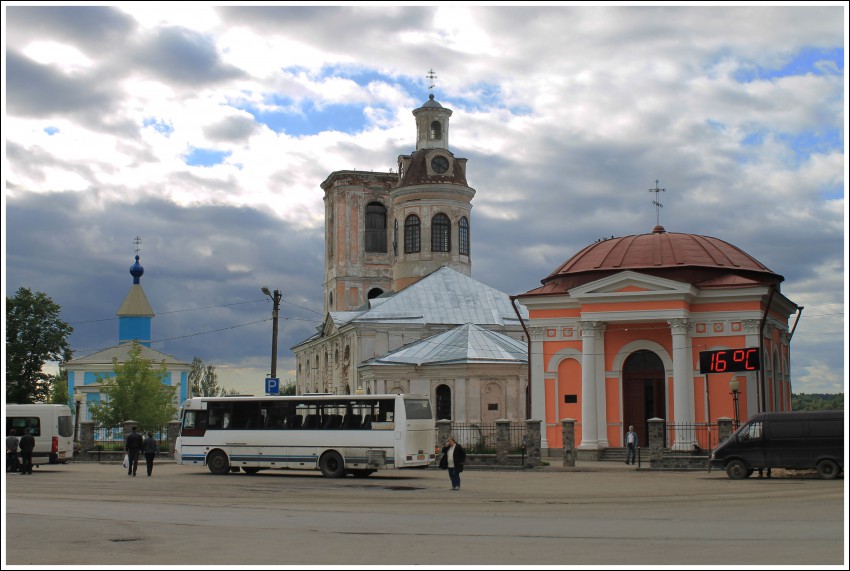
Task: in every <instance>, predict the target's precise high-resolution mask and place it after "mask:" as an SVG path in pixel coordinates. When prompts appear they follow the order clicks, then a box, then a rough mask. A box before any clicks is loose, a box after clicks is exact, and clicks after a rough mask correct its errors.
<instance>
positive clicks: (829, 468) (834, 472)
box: [818, 460, 840, 480]
mask: <svg viewBox="0 0 850 571" xmlns="http://www.w3.org/2000/svg"><path fill="white" fill-rule="evenodd" d="M838 472H840V470H839V469H838V464H836V463H835V461H833V460H821V461H820V462H818V476H820V477H821V478H823V479H824V480H834V479H835V478H837V477H838Z"/></svg>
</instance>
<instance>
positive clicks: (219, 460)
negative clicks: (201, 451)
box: [207, 450, 230, 476]
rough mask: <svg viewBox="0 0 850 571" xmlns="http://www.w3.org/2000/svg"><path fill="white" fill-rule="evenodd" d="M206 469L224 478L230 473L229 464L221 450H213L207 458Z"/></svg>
mask: <svg viewBox="0 0 850 571" xmlns="http://www.w3.org/2000/svg"><path fill="white" fill-rule="evenodd" d="M207 468H209V469H210V472H212V473H213V474H215V475H216V476H225V475H227V474H229V473H230V462H228V461H227V454H225V453H224V452H222V451H221V450H213V451H212V452H210V453H209V455H208V456H207Z"/></svg>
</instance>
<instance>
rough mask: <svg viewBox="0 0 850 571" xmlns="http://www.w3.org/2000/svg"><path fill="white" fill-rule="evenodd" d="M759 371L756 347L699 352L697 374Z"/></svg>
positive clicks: (759, 363)
mask: <svg viewBox="0 0 850 571" xmlns="http://www.w3.org/2000/svg"><path fill="white" fill-rule="evenodd" d="M759 369H761V359H760V358H759V348H758V347H747V348H745V349H721V350H719V351H700V354H699V372H700V374H702V375H705V374H707V373H740V372H746V371H758V370H759Z"/></svg>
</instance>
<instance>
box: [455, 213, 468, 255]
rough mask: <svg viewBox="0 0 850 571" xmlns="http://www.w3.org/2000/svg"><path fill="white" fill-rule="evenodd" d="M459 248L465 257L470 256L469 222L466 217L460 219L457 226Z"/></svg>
mask: <svg viewBox="0 0 850 571" xmlns="http://www.w3.org/2000/svg"><path fill="white" fill-rule="evenodd" d="M457 242H458V244H457V247H458V252H460V253H461V254H462V255H464V256H468V255H469V220H467V219H466V216H461V217H460V222H458V224H457Z"/></svg>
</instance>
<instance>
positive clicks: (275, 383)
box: [266, 377, 280, 395]
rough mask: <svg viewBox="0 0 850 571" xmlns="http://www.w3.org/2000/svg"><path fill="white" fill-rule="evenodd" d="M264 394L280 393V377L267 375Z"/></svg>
mask: <svg viewBox="0 0 850 571" xmlns="http://www.w3.org/2000/svg"><path fill="white" fill-rule="evenodd" d="M266 394H267V395H278V394H280V379H275V378H274V377H269V378H267V379H266Z"/></svg>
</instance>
